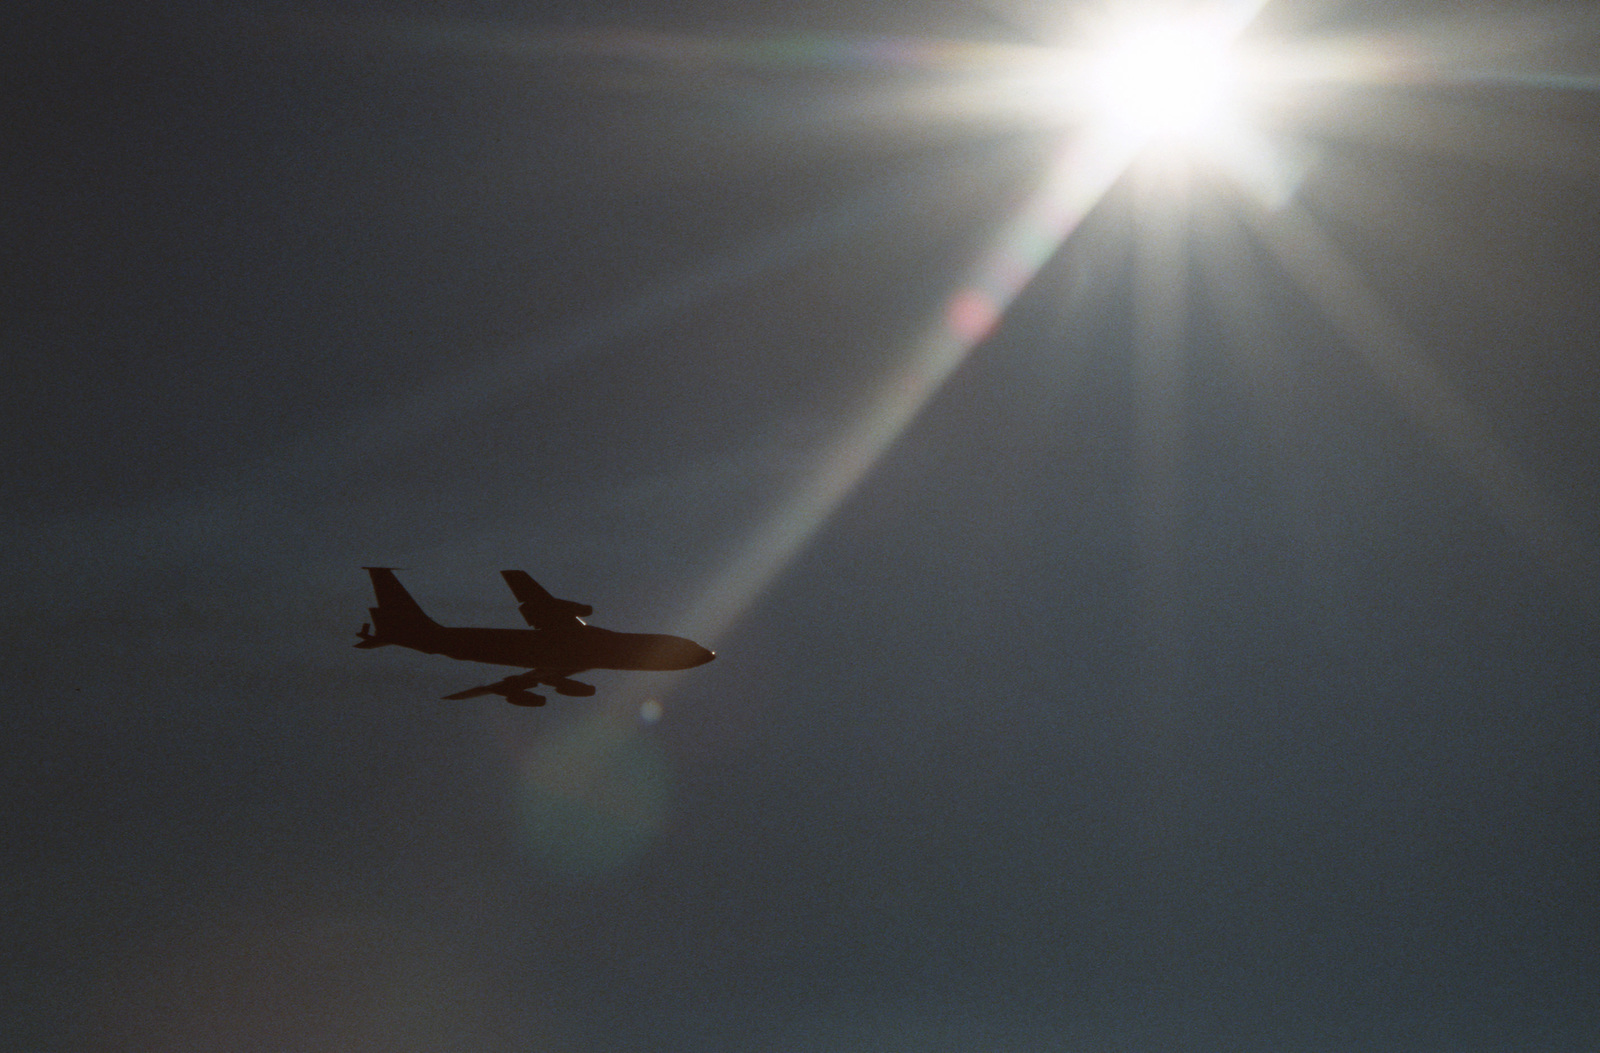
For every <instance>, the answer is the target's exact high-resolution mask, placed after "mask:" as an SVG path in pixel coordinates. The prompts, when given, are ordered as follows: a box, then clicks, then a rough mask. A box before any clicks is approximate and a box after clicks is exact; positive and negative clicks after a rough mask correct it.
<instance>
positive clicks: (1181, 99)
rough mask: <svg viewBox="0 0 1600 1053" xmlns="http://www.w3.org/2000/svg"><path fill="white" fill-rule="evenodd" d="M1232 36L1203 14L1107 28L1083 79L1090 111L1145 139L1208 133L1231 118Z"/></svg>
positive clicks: (1121, 132) (1126, 135)
mask: <svg viewBox="0 0 1600 1053" xmlns="http://www.w3.org/2000/svg"><path fill="white" fill-rule="evenodd" d="M1234 35H1235V34H1234V33H1232V32H1230V31H1229V29H1228V28H1227V27H1224V26H1222V25H1219V24H1217V23H1216V22H1214V21H1208V20H1203V19H1188V20H1174V21H1167V22H1152V23H1146V24H1141V25H1135V26H1129V27H1124V28H1122V29H1120V30H1118V31H1116V32H1113V33H1109V34H1107V36H1106V38H1105V39H1104V40H1103V42H1102V43H1101V44H1100V45H1099V47H1097V48H1096V49H1095V51H1094V52H1093V54H1092V56H1091V58H1090V60H1089V67H1088V70H1087V73H1088V77H1087V81H1086V83H1085V84H1084V88H1085V90H1086V91H1087V99H1086V101H1087V103H1088V105H1089V109H1090V113H1091V115H1092V118H1093V119H1094V120H1095V121H1096V122H1098V123H1099V124H1100V125H1102V127H1103V128H1104V129H1105V130H1106V131H1108V132H1110V133H1111V134H1112V135H1114V136H1115V137H1117V138H1119V139H1125V140H1128V141H1130V142H1132V143H1135V144H1137V145H1141V146H1143V145H1151V144H1154V143H1157V142H1163V143H1171V142H1186V143H1193V142H1196V141H1198V140H1200V139H1203V138H1204V137H1205V136H1206V135H1207V133H1209V132H1211V131H1213V130H1215V129H1216V128H1217V127H1218V126H1219V125H1220V124H1221V123H1222V122H1223V120H1224V119H1225V118H1226V117H1227V115H1228V111H1229V108H1230V104H1231V103H1232V101H1233V98H1234V90H1235V86H1236V72H1235V67H1234V62H1233V55H1232V53H1231V52H1232V47H1233V38H1234Z"/></svg>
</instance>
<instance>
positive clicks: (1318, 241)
mask: <svg viewBox="0 0 1600 1053" xmlns="http://www.w3.org/2000/svg"><path fill="white" fill-rule="evenodd" d="M1246 219H1247V222H1249V223H1250V225H1251V228H1252V229H1253V230H1254V231H1255V232H1256V234H1257V235H1258V236H1259V237H1260V238H1261V240H1262V241H1263V242H1264V243H1265V244H1266V246H1267V247H1268V248H1269V249H1270V250H1271V251H1272V253H1273V255H1274V256H1275V257H1276V258H1277V259H1278V260H1279V262H1280V263H1281V264H1282V265H1283V266H1284V268H1285V269H1286V270H1287V271H1288V273H1289V274H1290V276H1291V277H1292V278H1293V279H1294V280H1295V281H1296V282H1297V283H1298V284H1299V286H1300V287H1301V289H1302V290H1303V291H1304V292H1305V293H1306V295H1307V296H1308V297H1309V298H1310V299H1311V300H1312V302H1314V303H1315V304H1316V305H1317V306H1318V307H1319V308H1320V309H1321V310H1322V312H1323V313H1324V315H1325V316H1326V317H1327V318H1328V320H1329V321H1331V322H1332V323H1333V324H1334V326H1335V327H1336V328H1337V329H1338V330H1339V331H1340V332H1341V333H1342V334H1344V336H1345V338H1346V339H1347V340H1348V342H1349V346H1350V347H1351V349H1352V350H1354V351H1355V352H1356V353H1357V354H1358V355H1360V356H1361V359H1362V361H1363V362H1365V363H1366V365H1367V367H1368V368H1369V369H1370V370H1371V371H1372V374H1373V376H1374V378H1375V379H1376V380H1377V381H1378V383H1379V384H1380V385H1382V387H1383V388H1384V389H1385V390H1386V391H1387V392H1388V394H1389V396H1390V397H1391V398H1393V399H1394V400H1395V401H1396V402H1397V403H1398V404H1399V405H1400V407H1401V409H1402V410H1404V412H1405V413H1406V414H1407V416H1409V417H1410V418H1411V419H1412V421H1414V422H1415V423H1416V424H1417V426H1418V427H1420V428H1421V429H1422V430H1423V431H1424V432H1426V433H1427V434H1428V436H1429V437H1430V438H1431V439H1432V440H1433V441H1434V442H1435V443H1437V444H1438V446H1439V447H1440V449H1441V450H1442V451H1443V452H1444V453H1445V455H1446V456H1447V457H1449V459H1450V460H1451V461H1453V462H1454V463H1455V465H1456V467H1457V468H1458V469H1459V470H1460V471H1461V472H1462V474H1463V475H1465V476H1466V477H1467V478H1469V479H1471V480H1472V482H1473V483H1474V484H1475V485H1476V486H1477V488H1478V490H1479V491H1480V492H1481V493H1482V495H1483V497H1484V499H1485V501H1486V502H1487V503H1488V505H1489V507H1490V509H1491V510H1492V511H1493V512H1494V514H1495V515H1496V517H1497V518H1498V519H1500V521H1501V522H1502V523H1503V524H1504V525H1505V526H1506V527H1507V529H1508V530H1510V531H1511V533H1513V534H1514V535H1515V536H1517V537H1520V538H1522V539H1523V540H1525V541H1526V542H1527V543H1528V544H1529V545H1530V546H1531V547H1532V548H1533V550H1534V551H1535V553H1536V554H1537V555H1538V556H1539V557H1540V558H1541V559H1542V560H1543V561H1544V562H1545V564H1546V565H1547V566H1549V567H1550V568H1551V569H1552V570H1557V571H1577V570H1579V569H1580V568H1582V569H1583V570H1584V572H1585V573H1587V574H1592V573H1593V572H1594V568H1595V564H1596V558H1595V554H1594V553H1593V552H1592V551H1591V550H1590V546H1589V544H1588V543H1587V542H1586V541H1585V540H1584V538H1583V537H1582V535H1581V533H1580V532H1579V531H1578V530H1577V529H1576V527H1574V526H1573V525H1572V524H1571V523H1570V522H1569V521H1568V520H1567V519H1566V518H1565V517H1564V516H1563V515H1562V514H1561V513H1560V511H1559V510H1558V509H1557V508H1556V507H1555V505H1554V503H1553V502H1551V501H1550V499H1549V498H1548V496H1547V495H1546V494H1545V493H1544V492H1543V490H1542V488H1541V487H1540V486H1539V483H1538V480H1537V479H1536V478H1535V477H1534V476H1533V474H1532V473H1530V472H1529V471H1527V469H1525V468H1524V467H1523V466H1522V465H1521V464H1519V463H1518V462H1517V460H1516V458H1514V457H1513V456H1512V455H1511V453H1510V451H1508V450H1507V449H1506V448H1505V446H1504V445H1503V444H1502V443H1501V442H1500V441H1499V440H1498V439H1496V438H1495V436H1494V434H1493V432H1492V431H1491V430H1490V429H1489V428H1488V426H1487V425H1485V424H1484V422H1483V420H1482V419H1481V418H1480V417H1479V415H1478V413H1477V412H1476V411H1475V410H1474V409H1473V408H1472V406H1471V404H1470V403H1468V402H1467V400H1466V399H1465V398H1463V397H1462V396H1461V395H1460V394H1459V393H1457V392H1456V391H1455V390H1454V389H1453V388H1452V387H1451V385H1450V384H1449V382H1448V381H1447V380H1446V379H1445V378H1444V377H1443V376H1442V375H1441V374H1440V373H1439V372H1438V371H1437V370H1435V369H1434V368H1433V367H1432V366H1431V365H1430V364H1429V362H1428V359H1427V356H1426V355H1425V354H1424V353H1423V351H1422V349H1421V348H1420V347H1419V346H1418V345H1417V343H1416V341H1415V340H1413V339H1412V337H1411V335H1410V333H1408V332H1407V331H1406V329H1405V327H1404V326H1403V325H1402V324H1401V323H1400V322H1399V320H1398V319H1396V318H1395V317H1394V315H1393V313H1392V312H1391V311H1390V310H1389V309H1388V307H1387V306H1386V305H1385V304H1384V303H1383V301H1382V299H1380V298H1379V296H1378V295H1377V294H1376V293H1375V292H1373V291H1372V289H1371V288H1370V286H1369V285H1368V284H1367V283H1366V282H1365V281H1364V280H1363V279H1362V277H1361V275H1360V273H1359V272H1358V271H1357V269H1356V268H1355V266H1354V265H1353V264H1352V263H1350V261H1349V260H1347V259H1346V258H1345V257H1344V255H1343V253H1341V252H1340V251H1339V249H1338V248H1337V247H1336V246H1335V245H1334V244H1333V243H1332V242H1331V241H1330V240H1329V239H1327V238H1326V237H1324V236H1323V235H1322V232H1321V230H1320V229H1319V227H1318V225H1317V223H1316V221H1315V220H1314V219H1312V217H1311V216H1310V215H1309V213H1307V212H1306V211H1305V210H1304V209H1303V208H1302V207H1299V206H1295V205H1292V206H1290V207H1287V208H1285V209H1281V210H1279V211H1278V212H1276V213H1274V214H1270V215H1269V214H1266V213H1256V214H1252V215H1247V217H1246Z"/></svg>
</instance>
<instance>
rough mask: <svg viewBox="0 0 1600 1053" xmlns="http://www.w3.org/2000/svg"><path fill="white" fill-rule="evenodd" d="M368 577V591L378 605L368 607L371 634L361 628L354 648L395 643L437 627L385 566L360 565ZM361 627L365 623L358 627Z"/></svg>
mask: <svg viewBox="0 0 1600 1053" xmlns="http://www.w3.org/2000/svg"><path fill="white" fill-rule="evenodd" d="M362 569H363V570H365V571H366V572H367V573H368V574H370V575H371V576H372V591H373V593H374V594H376V595H377V597H378V605H377V606H376V607H371V608H368V609H369V610H370V611H371V612H372V628H373V631H372V632H371V633H368V632H365V631H363V632H362V633H361V634H360V635H361V642H360V643H358V644H356V646H357V647H380V646H382V645H383V644H386V643H392V642H397V641H399V640H404V639H405V638H407V637H409V636H412V635H414V634H416V633H417V632H423V631H426V630H429V629H437V628H439V623H438V622H436V621H434V620H433V619H432V618H430V617H428V616H427V614H425V613H424V612H423V610H422V608H421V607H420V606H418V604H417V601H416V600H414V599H412V598H411V594H410V593H409V592H407V591H406V587H405V586H404V585H402V584H400V579H399V578H397V577H395V576H394V571H393V570H392V569H390V568H389V567H363V568H362ZM362 629H363V630H365V629H366V626H364V625H363V626H362Z"/></svg>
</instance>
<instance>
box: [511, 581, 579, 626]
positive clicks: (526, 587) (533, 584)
mask: <svg viewBox="0 0 1600 1053" xmlns="http://www.w3.org/2000/svg"><path fill="white" fill-rule="evenodd" d="M500 576H501V577H502V578H505V579H506V584H507V585H509V586H511V594H512V595H513V596H515V597H516V598H517V604H518V606H517V610H519V611H521V612H522V617H523V619H524V620H525V621H526V622H527V623H528V624H529V625H531V626H533V627H534V628H535V629H563V628H571V627H573V626H576V625H582V624H583V619H584V618H586V617H588V616H589V615H591V614H593V613H594V608H593V607H591V606H589V605H588V604H587V603H578V602H576V601H574V600H558V599H556V598H555V597H554V596H552V595H550V594H549V593H548V592H546V591H545V589H544V586H542V585H540V584H539V583H538V582H537V581H534V580H533V579H532V578H531V577H529V576H528V572H527V571H523V570H502V571H501V572H500Z"/></svg>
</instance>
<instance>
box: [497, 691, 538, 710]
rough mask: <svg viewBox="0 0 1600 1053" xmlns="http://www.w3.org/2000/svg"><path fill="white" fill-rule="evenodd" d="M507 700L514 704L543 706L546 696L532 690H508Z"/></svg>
mask: <svg viewBox="0 0 1600 1053" xmlns="http://www.w3.org/2000/svg"><path fill="white" fill-rule="evenodd" d="M506 701H507V702H510V703H511V704H512V705H513V706H542V705H544V696H543V695H536V694H534V693H533V692H532V691H507V692H506Z"/></svg>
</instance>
